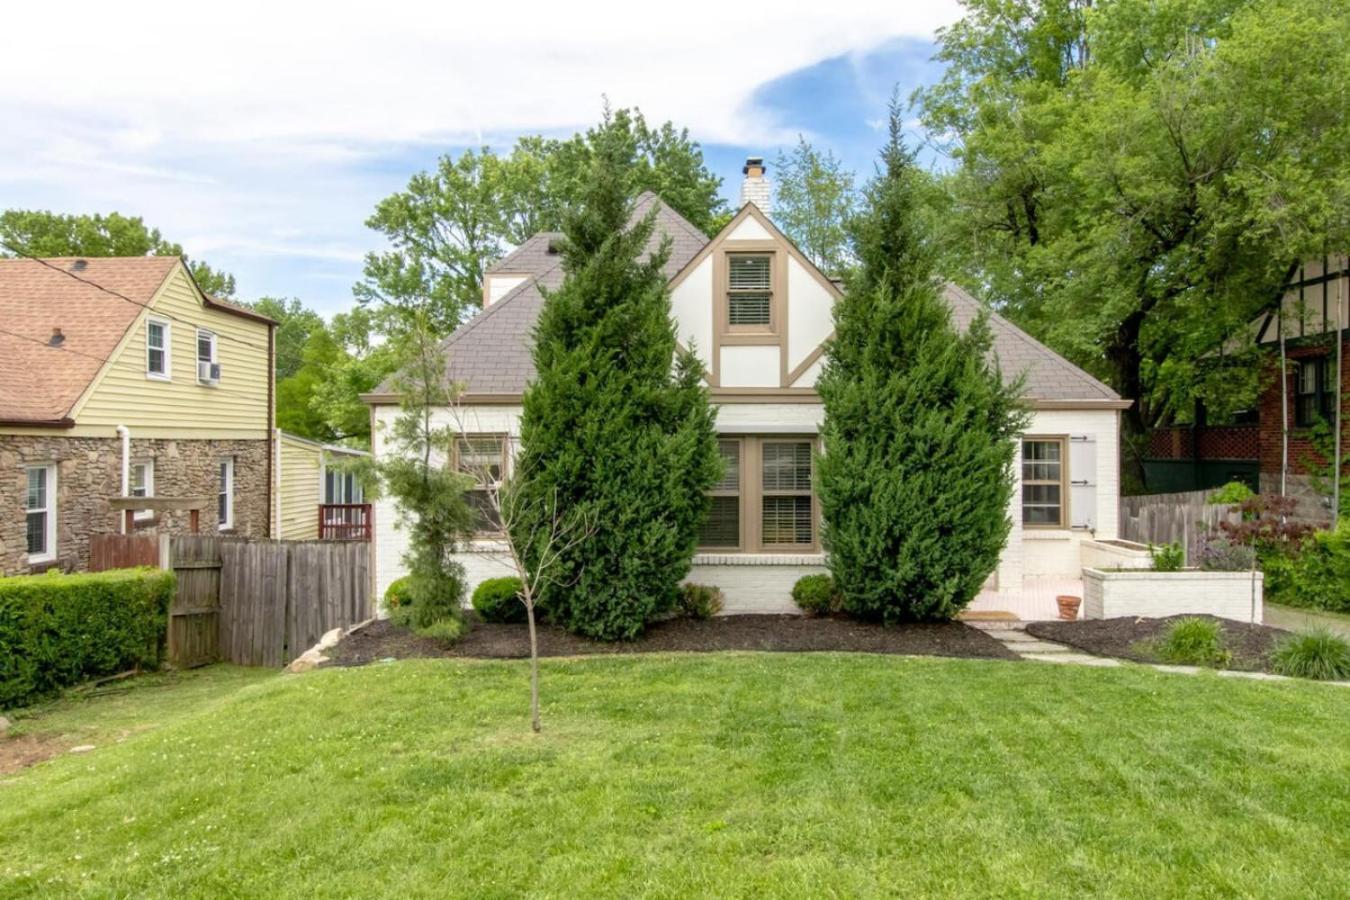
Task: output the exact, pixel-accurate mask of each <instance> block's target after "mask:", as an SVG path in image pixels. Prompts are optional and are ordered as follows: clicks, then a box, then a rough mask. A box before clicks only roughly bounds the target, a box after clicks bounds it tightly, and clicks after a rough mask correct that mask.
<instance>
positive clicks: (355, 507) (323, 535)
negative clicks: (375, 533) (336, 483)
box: [319, 503, 371, 541]
mask: <svg viewBox="0 0 1350 900" xmlns="http://www.w3.org/2000/svg"><path fill="white" fill-rule="evenodd" d="M370 521H371V520H370V504H369V503H320V504H319V540H321V541H368V540H370V531H371V529H370Z"/></svg>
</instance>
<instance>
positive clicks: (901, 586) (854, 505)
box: [817, 105, 1027, 622]
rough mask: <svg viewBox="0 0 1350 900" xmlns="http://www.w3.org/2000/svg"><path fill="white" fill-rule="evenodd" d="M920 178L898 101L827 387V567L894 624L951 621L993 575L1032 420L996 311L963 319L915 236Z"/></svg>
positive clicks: (866, 607)
mask: <svg viewBox="0 0 1350 900" xmlns="http://www.w3.org/2000/svg"><path fill="white" fill-rule="evenodd" d="M918 174H919V173H918V172H917V171H916V170H915V168H914V161H913V157H912V155H911V154H910V153H909V152H908V151H907V150H906V149H905V146H904V143H903V141H902V139H901V135H900V115H899V109H898V108H897V107H896V106H894V105H893V106H892V109H891V133H890V142H889V143H888V145H887V146H886V148H885V149H884V150H883V151H882V154H881V164H880V166H879V167H878V173H877V175H876V177H875V178H874V179H873V180H872V182H871V183H870V184H869V185H868V188H867V191H866V196H865V202H864V206H863V209H862V211H861V213H860V215H859V216H858V218H857V219H856V220H855V221H854V222H853V225H852V236H853V244H854V252H855V254H856V256H857V259H858V261H859V264H860V265H859V269H858V271H857V272H856V273H855V274H854V276H853V277H852V278H851V279H850V281H849V283H848V287H847V290H846V292H845V296H844V298H843V299H842V300H840V301H839V303H838V304H837V305H836V307H835V313H834V317H835V338H834V340H833V341H832V342H831V344H830V346H829V349H828V352H827V355H826V362H825V368H824V371H823V372H822V374H821V377H820V380H819V382H818V383H817V390H819V392H820V396H821V400H822V401H823V403H824V405H825V422H824V425H823V426H822V429H821V438H822V444H823V446H822V454H821V459H820V462H819V468H818V472H819V486H818V489H819V494H820V505H821V511H822V514H823V518H824V527H823V538H824V543H825V546H826V549H827V550H828V551H829V566H830V570H831V572H832V573H833V574H834V577H835V580H836V582H837V584H838V586H839V589H840V592H841V593H842V595H843V603H844V608H845V609H846V610H847V611H848V612H850V613H852V614H854V615H857V616H860V617H864V618H872V619H881V620H884V621H887V622H893V621H904V620H916V619H946V618H951V617H952V616H954V615H956V614H957V613H958V612H960V611H961V609H962V608H963V607H964V606H965V605H966V604H967V603H969V602H970V600H971V599H972V598H973V597H974V596H975V594H976V593H977V592H978V591H979V589H980V586H981V584H983V582H984V581H985V579H986V578H988V576H989V573H990V572H992V571H993V570H994V568H995V566H996V565H997V564H998V558H999V554H1000V552H1001V551H1002V549H1003V546H1004V544H1005V543H1006V541H1007V538H1008V531H1009V528H1010V525H1011V523H1010V522H1009V520H1008V502H1009V500H1010V499H1011V497H1012V491H1013V486H1014V483H1015V482H1014V479H1013V469H1012V466H1013V460H1014V455H1015V452H1016V447H1017V443H1016V438H1017V435H1018V434H1019V433H1020V432H1021V431H1022V430H1023V429H1024V428H1025V427H1026V423H1027V415H1026V413H1025V412H1024V411H1023V410H1022V408H1021V406H1020V404H1019V401H1018V395H1019V393H1020V390H1021V387H1020V383H1014V384H1011V385H1010V384H1006V383H1005V382H1004V381H1003V379H1002V378H1001V375H1000V372H999V370H998V367H997V364H996V363H995V362H994V361H993V360H992V358H991V353H990V348H991V344H992V335H991V332H990V329H989V324H988V318H987V316H984V315H982V316H980V317H979V318H978V319H977V320H976V321H975V322H974V323H972V324H971V326H970V327H969V328H968V329H967V330H966V331H965V332H964V333H963V334H962V333H958V332H957V330H956V329H955V328H954V327H953V325H952V317H951V310H950V308H949V307H948V305H947V304H946V302H945V301H944V300H943V298H942V295H941V286H940V284H939V282H938V281H937V280H936V279H935V277H934V275H933V264H932V255H931V252H930V250H929V247H928V246H927V244H926V243H925V241H924V239H923V236H922V235H921V234H920V233H919V226H918V222H919V212H920V210H919V209H918V195H917V190H916V184H915V179H916V176H917V175H918Z"/></svg>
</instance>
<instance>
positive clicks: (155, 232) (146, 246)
mask: <svg viewBox="0 0 1350 900" xmlns="http://www.w3.org/2000/svg"><path fill="white" fill-rule="evenodd" d="M0 241H2V242H3V243H4V244H8V245H9V246H10V247H12V248H13V249H12V250H10V249H7V248H6V247H4V246H0V256H6V255H10V254H12V253H16V252H22V253H25V254H27V255H29V256H94V257H98V256H181V257H183V259H184V260H185V261H186V262H187V264H188V269H189V271H191V272H192V277H193V278H194V279H196V281H197V285H198V286H199V287H200V288H201V289H202V290H203V291H204V292H205V293H206V294H207V295H208V296H211V297H225V298H228V297H233V296H234V276H233V275H230V274H228V273H226V272H220V271H217V270H215V269H212V268H211V267H210V266H208V265H207V264H206V263H204V262H197V261H193V260H189V259H188V257H187V254H185V253H184V252H183V247H182V245H180V244H173V243H170V242H168V241H166V240H164V237H163V236H162V235H161V234H160V233H159V229H158V228H150V227H148V226H146V224H145V221H144V220H143V219H141V217H140V216H124V215H122V214H121V213H115V212H114V213H108V215H106V216H104V215H99V214H97V213H96V214H94V215H62V214H59V213H54V212H48V211H46V210H27V209H7V210H5V211H4V212H3V213H0Z"/></svg>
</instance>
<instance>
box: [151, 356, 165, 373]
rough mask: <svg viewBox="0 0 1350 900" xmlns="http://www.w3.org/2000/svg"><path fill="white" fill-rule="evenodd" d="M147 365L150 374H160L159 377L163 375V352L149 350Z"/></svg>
mask: <svg viewBox="0 0 1350 900" xmlns="http://www.w3.org/2000/svg"><path fill="white" fill-rule="evenodd" d="M148 365H149V367H150V371H151V372H156V373H158V374H160V375H163V374H164V351H163V350H151V351H150V359H149V360H148Z"/></svg>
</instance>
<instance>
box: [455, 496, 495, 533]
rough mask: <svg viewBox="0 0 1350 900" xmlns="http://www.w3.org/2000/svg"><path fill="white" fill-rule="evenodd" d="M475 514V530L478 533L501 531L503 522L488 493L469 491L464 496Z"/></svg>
mask: <svg viewBox="0 0 1350 900" xmlns="http://www.w3.org/2000/svg"><path fill="white" fill-rule="evenodd" d="M464 497H465V499H466V500H468V501H469V506H470V507H471V508H472V509H473V512H474V522H475V524H474V528H475V529H476V530H478V531H501V528H502V520H501V517H500V516H498V515H497V510H496V509H495V508H494V507H493V505H492V498H491V496H490V495H489V494H488V492H487V491H469V492H468V493H467V494H465V495H464Z"/></svg>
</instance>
